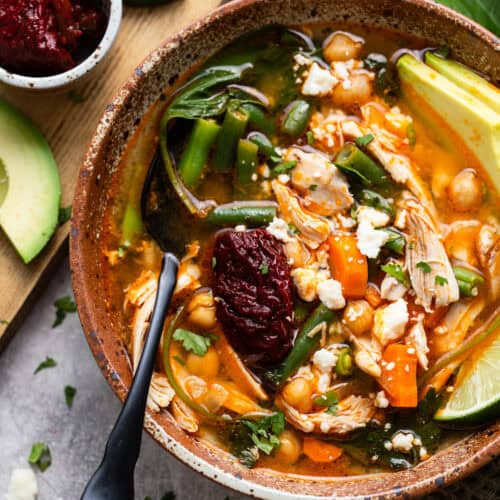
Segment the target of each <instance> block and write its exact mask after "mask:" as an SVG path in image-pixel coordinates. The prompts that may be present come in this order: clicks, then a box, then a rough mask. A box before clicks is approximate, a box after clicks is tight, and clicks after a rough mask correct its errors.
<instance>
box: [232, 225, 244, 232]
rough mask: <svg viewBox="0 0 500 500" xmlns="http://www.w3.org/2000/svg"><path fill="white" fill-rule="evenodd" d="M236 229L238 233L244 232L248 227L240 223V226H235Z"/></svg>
mask: <svg viewBox="0 0 500 500" xmlns="http://www.w3.org/2000/svg"><path fill="white" fill-rule="evenodd" d="M234 230H235V231H236V232H237V233H243V232H244V231H246V230H247V227H246V226H244V225H243V224H239V225H238V226H235V227H234Z"/></svg>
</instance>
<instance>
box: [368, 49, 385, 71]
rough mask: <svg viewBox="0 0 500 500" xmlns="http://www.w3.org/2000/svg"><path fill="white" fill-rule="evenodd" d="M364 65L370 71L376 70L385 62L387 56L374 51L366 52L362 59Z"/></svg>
mask: <svg viewBox="0 0 500 500" xmlns="http://www.w3.org/2000/svg"><path fill="white" fill-rule="evenodd" d="M363 64H364V67H365V68H366V69H368V70H370V71H376V70H378V69H380V68H383V67H384V66H385V65H386V64H387V57H385V56H384V55H383V54H377V53H376V52H374V53H372V54H368V55H367V56H366V57H365V59H364V60H363Z"/></svg>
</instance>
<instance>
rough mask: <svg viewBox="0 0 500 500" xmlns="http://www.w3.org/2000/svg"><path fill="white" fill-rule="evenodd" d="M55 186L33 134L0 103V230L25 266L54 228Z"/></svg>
mask: <svg viewBox="0 0 500 500" xmlns="http://www.w3.org/2000/svg"><path fill="white" fill-rule="evenodd" d="M60 200H61V182H60V180H59V174H58V172H57V166H56V163H55V161H54V157H53V156H52V152H51V150H50V148H49V145H48V144H47V142H46V141H45V139H44V138H43V136H42V134H41V133H40V132H39V130H38V129H37V128H36V127H35V125H33V123H32V122H31V121H30V120H28V118H26V117H25V116H24V115H22V114H21V113H20V112H19V111H17V110H16V109H15V108H13V107H12V106H10V105H9V104H7V103H6V102H5V101H3V100H1V99H0V226H1V227H2V229H3V231H4V232H5V234H6V235H7V237H8V238H9V240H10V241H11V243H12V244H13V245H14V247H15V248H16V250H17V252H18V253H19V255H20V256H21V258H22V259H23V261H24V262H25V263H28V262H30V261H31V260H33V259H34V258H35V257H36V256H37V255H38V254H39V253H40V251H41V250H42V249H43V247H44V246H45V245H46V244H47V242H48V241H49V239H50V237H51V236H52V234H53V233H54V230H55V228H56V226H57V221H58V215H59V205H60Z"/></svg>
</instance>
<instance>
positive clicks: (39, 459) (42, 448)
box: [28, 442, 52, 472]
mask: <svg viewBox="0 0 500 500" xmlns="http://www.w3.org/2000/svg"><path fill="white" fill-rule="evenodd" d="M28 462H29V463H30V464H32V465H36V466H37V467H38V468H39V469H40V470H41V471H42V472H44V471H46V470H47V469H48V468H49V467H50V464H51V463H52V457H51V455H50V448H49V447H48V445H47V444H46V443H43V442H39V443H35V444H34V445H33V446H32V447H31V452H30V456H29V457H28Z"/></svg>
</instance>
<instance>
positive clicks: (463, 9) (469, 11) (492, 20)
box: [436, 0, 500, 36]
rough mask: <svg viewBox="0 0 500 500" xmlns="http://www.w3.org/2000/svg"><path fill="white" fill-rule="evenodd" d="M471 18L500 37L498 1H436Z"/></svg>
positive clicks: (499, 8)
mask: <svg viewBox="0 0 500 500" xmlns="http://www.w3.org/2000/svg"><path fill="white" fill-rule="evenodd" d="M436 1H437V2H438V3H441V4H443V5H446V6H447V7H450V8H452V9H455V10H456V11H458V12H460V13H461V14H463V15H465V16H467V17H470V18H471V19H473V20H474V21H476V22H477V23H479V24H482V25H483V26H484V27H485V28H487V29H489V30H490V31H491V32H492V33H494V34H495V35H496V36H500V2H499V1H498V0H436Z"/></svg>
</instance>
